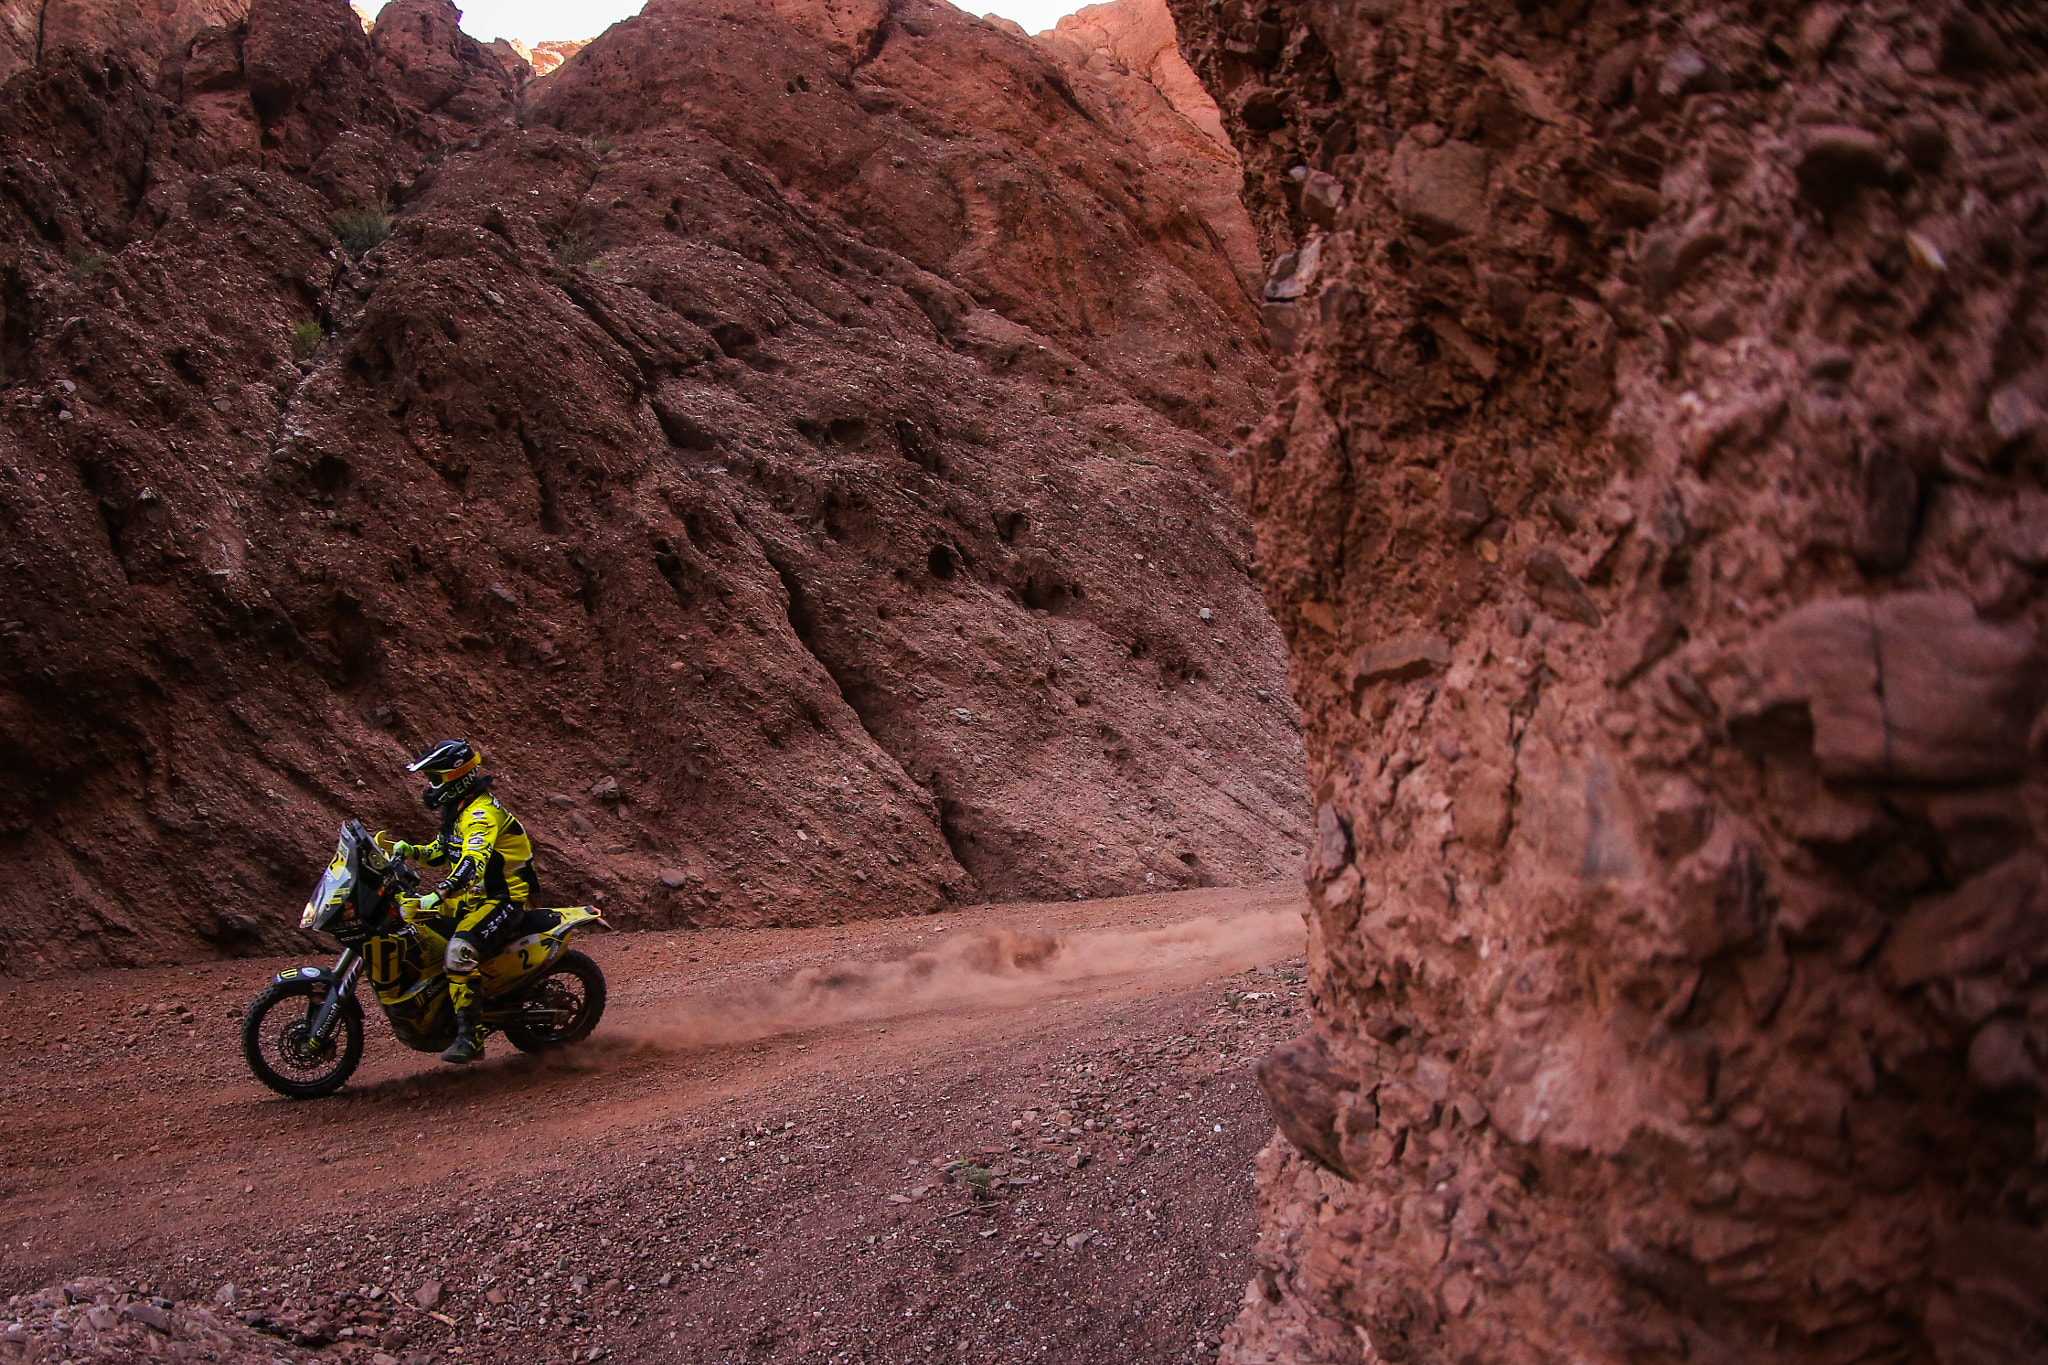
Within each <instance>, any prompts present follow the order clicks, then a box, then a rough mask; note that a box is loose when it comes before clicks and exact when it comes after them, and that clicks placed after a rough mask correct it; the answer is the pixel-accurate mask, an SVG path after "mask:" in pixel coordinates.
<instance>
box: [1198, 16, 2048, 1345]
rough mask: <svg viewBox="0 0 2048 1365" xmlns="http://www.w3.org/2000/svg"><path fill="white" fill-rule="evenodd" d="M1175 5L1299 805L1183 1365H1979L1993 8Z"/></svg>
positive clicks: (2016, 741)
mask: <svg viewBox="0 0 2048 1365" xmlns="http://www.w3.org/2000/svg"><path fill="white" fill-rule="evenodd" d="M1175 12H1176V17H1177V18H1178V19H1179V20H1180V23H1181V25H1182V30H1181V31H1182V37H1183V40H1184V44H1185V45H1186V46H1187V48H1188V49H1189V50H1190V52H1191V55H1192V56H1193V58H1194V65H1195V67H1196V69H1197V70H1198V71H1199V72H1200V73H1201V74H1202V75H1203V77H1204V79H1205V81H1206V82H1207V84H1208V85H1209V88H1210V89H1211V91H1212V92H1213V93H1214V94H1215V96H1216V98H1217V101H1218V103H1219V105H1220V106H1221V107H1222V108H1223V110H1224V111H1225V114H1226V117H1227V118H1228V120H1229V122H1230V126H1231V129H1232V132H1233V135H1234V137H1235V138H1236V140H1237V143H1238V146H1239V148H1240V150H1241V151H1242V153H1243V154H1244V159H1245V164H1246V173H1247V182H1248V185H1249V187H1250V188H1251V189H1252V191H1253V192H1254V203H1253V212H1254V217H1255V219H1256V221H1257V222H1258V224H1259V227H1260V230H1261V232H1262V235H1263V238H1264V242H1265V244H1266V247H1267V250H1268V253H1269V256H1270V258H1271V259H1273V260H1274V262H1275V266H1274V269H1273V271H1272V273H1271V276H1270V278H1269V281H1268V284H1267V287H1266V290H1265V294H1266V299H1267V313H1268V321H1269V325H1270V327H1271V329H1272V333H1273V336H1274V339H1275V341H1276V343H1277V344H1278V345H1280V346H1281V347H1282V348H1283V349H1286V350H1288V351H1289V352H1290V353H1291V354H1290V358H1289V359H1288V362H1287V372H1286V375H1285V377H1284V379H1283V384H1282V396H1281V398H1280V401H1279V403H1278V405H1277V407H1276V410H1275V411H1274V413H1273V414H1272V416H1270V417H1269V418H1268V419H1267V420H1266V421H1265V422H1264V423H1263V424H1262V425H1261V426H1260V427H1259V428H1258V430H1257V432H1256V433H1255V434H1254V436H1253V437H1252V438H1251V439H1250V441H1248V442H1247V443H1246V453H1245V464H1246V469H1247V474H1248V480H1249V489H1250V495H1251V499H1252V509H1253V513H1254V516H1255V518H1256V520H1257V522H1258V524H1259V532H1260V544H1261V551H1260V554H1261V560H1262V563H1263V564H1264V566H1265V573H1266V576H1267V585H1268V600H1269V601H1270V603H1271V605H1272V606H1273V608H1274V611H1275V613H1276V615H1277V616H1278V617H1279V619H1280V621H1281V624H1282V626H1283V629H1284V630H1285V632H1286V634H1287V637H1288V643H1289V648H1290V651H1291V655H1292V658H1293V664H1294V677H1295V685H1296V688H1297V696H1298V698H1299V700H1300V702H1301V704H1302V706H1303V710H1304V716H1305V727H1306V734H1307V743H1308V749H1309V755H1310V765H1311V775H1312V780H1313V783H1314V788H1315V794H1316V797H1317V800H1318V803H1319V810H1318V816H1317V827H1318V836H1317V846H1316V850H1315V852H1314V853H1313V854H1312V855H1311V880H1310V886H1311V891H1312V896H1313V903H1314V912H1313V926H1312V940H1313V942H1312V946H1313V955H1314V963H1315V971H1314V979H1315V991H1316V1001H1317V1010H1318V1013H1319V1015H1320V1020H1321V1022H1320V1024H1319V1027H1318V1030H1317V1032H1316V1033H1315V1034H1313V1035H1311V1036H1310V1037H1308V1038H1306V1039H1304V1040H1303V1041H1302V1042H1300V1043H1299V1044H1297V1045H1294V1046H1293V1047H1291V1048H1289V1049H1287V1050H1284V1051H1283V1052H1281V1053H1279V1054H1276V1055H1275V1056H1274V1057H1273V1058H1271V1059H1269V1061H1268V1063H1267V1064H1266V1067H1265V1080H1266V1083H1267V1088H1268V1091H1269V1094H1270V1095H1271V1097H1272V1099H1273V1101H1274V1105H1275V1108H1276V1110H1277V1111H1278V1112H1279V1115H1280V1118H1281V1126H1282V1130H1283V1132H1284V1133H1285V1135H1286V1138H1287V1139H1288V1140H1287V1141H1281V1142H1276V1144H1275V1145H1274V1147H1273V1148H1272V1149H1270V1150H1269V1151H1268V1153H1267V1154H1266V1156H1265V1157H1264V1158H1263V1160H1262V1168H1261V1183H1260V1189H1261V1199H1262V1201H1263V1203H1264V1206H1265V1232H1264V1235H1263V1238H1262V1242H1261V1247H1260V1252H1259V1255H1260V1263H1261V1269H1260V1272H1259V1275H1258V1278H1257V1279H1255V1280H1254V1281H1253V1283H1252V1285H1251V1286H1250V1289H1249V1292H1248V1295H1247V1308H1246V1310H1245V1314H1244V1317H1243V1319H1242V1320H1241V1322H1240V1324H1239V1326H1238V1328H1237V1329H1236V1330H1235V1332H1234V1333H1233V1335H1232V1338H1231V1341H1230V1343H1229V1345H1228V1346H1227V1348H1226V1350H1225V1353H1224V1354H1225V1358H1226V1359H1228V1360H1234V1361H1300V1362H1308V1361H1314V1362H1320V1363H1328V1362H1344V1361H1360V1360H1365V1359H1368V1358H1371V1357H1373V1356H1375V1355H1377V1356H1378V1357H1380V1358H1384V1359H1386V1360H1390V1361H1417V1362H1423V1361H1452V1360H1488V1361H1523V1360H1526V1361H1553V1360H1554V1361H1616V1362H1619V1361H1677V1360H1690V1361H1701V1360H1712V1361H1723V1360H1725V1361H1734V1360H1779V1361H1801V1362H1807V1361H1813V1362H1819V1361H1851V1360H1856V1361H1861V1360H1941V1361H1945V1362H1965V1361H1969V1362H1978V1361H1984V1362H1989V1361H1993V1360H2013V1359H2022V1358H2026V1359H2032V1358H2035V1357H2038V1356H2039V1354H2040V1353H2041V1351H2042V1349H2043V1343H2044V1341H2048V1240H2044V1238H2048V1234H2044V1232H2043V1231H2042V1220H2043V1217H2044V1214H2048V1173H2044V1171H2048V1168H2044V1161H2048V1148H2044V1146H2043V1143H2044V1134H2048V1122H2044V1117H2048V1116H2044V1111H2043V1108H2042V1088H2043V1080H2042V1068H2043V1064H2044V1062H2048V989H2044V979H2043V974H2042V968H2043V967H2044V966H2048V899H2044V898H2048V856H2044V848H2043V841H2042V831H2043V827H2044V825H2043V821H2044V819H2048V804H2044V796H2048V788H2044V784H2043V764H2044V761H2048V721H2044V720H2043V719H2042V715H2041V709H2040V708H2041V705H2042V702H2043V700H2044V696H2043V683H2044V673H2043V671H2042V667H2041V657H2040V649H2041V635H2040V631H2041V625H2042V617H2043V612H2044V606H2043V600H2042V592H2041V587H2042V583H2041V575H2042V572H2043V570H2044V569H2048V539H2044V537H2048V494H2044V492H2043V480H2042V472H2043V465H2044V460H2048V418H2044V416H2043V413H2044V411H2048V313H2044V312H2043V302H2042V300H2043V297H2044V294H2043V285H2044V282H2048V275H2044V265H2043V263H2044V261H2048V236H2044V232H2048V184H2044V165H2048V161H2044V155H2043V148H2044V144H2048V89H2044V87H2043V85H2042V83H2041V78H2040V75H2039V73H2040V71H2041V69H2042V57H2043V43H2044V33H2043V30H2042V28H2041V25H2040V18H2039V13H2038V11H2037V10H2034V9H2030V8H2027V7H2021V6H1998V5H1990V4H1986V5H1936V6H1906V5H1901V4H1872V5H1859V6H1845V5H1834V4H1805V5H1795V4H1777V3H1766V4H1755V5H1744V6H1736V5H1723V4H1715V3H1686V4H1674V5H1664V6H1658V7H1654V8H1652V7H1637V6H1632V5H1624V4H1619V3H1594V4H1592V5H1587V4H1583V3H1567V4H1551V5H1529V4H1521V5H1515V4H1508V3H1505V2H1504V0H1494V2H1492V3H1482V4H1462V5H1452V4H1446V3H1436V0H1422V2H1421V3H1416V4H1411V5H1387V4H1353V5H1340V4H1331V3H1326V2H1325V0H1312V2H1311V3H1290V2H1289V0H1274V2H1273V3H1265V4H1261V3H1257V2H1256V0H1223V3H1221V4H1220V5H1213V6H1212V5H1207V4H1194V3H1189V2H1187V0H1183V3H1181V4H1178V5H1176V6H1175Z"/></svg>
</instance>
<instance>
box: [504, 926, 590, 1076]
mask: <svg viewBox="0 0 2048 1365" xmlns="http://www.w3.org/2000/svg"><path fill="white" fill-rule="evenodd" d="M604 998H605V992H604V973H603V972H602V971H600V970H599V969H598V966H597V964H596V963H595V962H593V961H591V960H590V959H589V958H587V957H585V956H584V955H583V954H582V953H579V952H576V951H575V950H574V949H571V950H570V951H569V952H566V953H563V954H562V955H561V956H560V957H558V958H556V959H555V960H554V962H553V963H552V964H551V965H550V966H549V967H548V969H547V971H546V972H545V973H543V974H542V976H541V978H540V979H539V980H538V981H536V982H534V983H533V985H531V986H530V987H528V988H527V991H526V994H525V996H524V997H523V998H522V999H521V1000H520V1002H519V1009H520V1014H521V1016H522V1017H524V1016H525V1015H527V1014H529V1013H537V1012H541V1011H545V1012H546V1013H547V1014H548V1015H549V1016H556V1017H549V1018H545V1019H538V1020H530V1021H529V1022H526V1023H509V1024H506V1025H505V1026H504V1032H505V1039H506V1041H507V1042H509V1043H511V1044H512V1046H514V1047H516V1048H518V1049H519V1050H520V1051H521V1052H549V1051H552V1050H553V1049H555V1048H558V1047H567V1046H569V1044H571V1043H580V1042H582V1041H583V1040H584V1039H585V1038H588V1037H589V1036H590V1031H591V1030H592V1029H594V1028H596V1027H597V1021H598V1020H599V1019H602V1018H603V1017H604ZM564 1015H566V1016H567V1017H566V1018H561V1017H559V1016H564Z"/></svg>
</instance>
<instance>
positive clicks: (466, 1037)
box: [441, 1005, 484, 1062]
mask: <svg viewBox="0 0 2048 1365" xmlns="http://www.w3.org/2000/svg"><path fill="white" fill-rule="evenodd" d="M476 1016H477V1007H476V1006H475V1005H471V1006H470V1007H469V1008H467V1009H460V1010H457V1011H455V1041H454V1042H452V1043H450V1044H448V1048H447V1050H446V1051H445V1052H443V1053H442V1054H441V1060H442V1061H444V1062H473V1061H475V1060H476V1059H477V1058H479V1057H481V1056H483V1055H484V1045H483V1044H482V1043H481V1042H479V1041H478V1040H477V1036H476Z"/></svg>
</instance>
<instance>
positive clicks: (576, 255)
mask: <svg viewBox="0 0 2048 1365" xmlns="http://www.w3.org/2000/svg"><path fill="white" fill-rule="evenodd" d="M550 245H551V246H552V247H553V248H554V252H555V264H556V265H559V266H561V267H562V268H563V269H564V270H573V269H575V268H576V267H577V266H579V265H584V264H587V263H588V262H589V261H591V260H592V259H593V258H595V257H596V255H597V248H596V247H594V246H591V245H590V244H589V243H588V242H586V241H584V240H583V239H582V238H581V237H579V236H577V235H576V234H575V233H573V232H565V233H563V234H562V235H561V236H559V237H557V238H555V240H554V241H553V242H552V243H550Z"/></svg>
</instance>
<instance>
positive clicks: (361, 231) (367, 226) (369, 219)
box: [334, 209, 391, 257]
mask: <svg viewBox="0 0 2048 1365" xmlns="http://www.w3.org/2000/svg"><path fill="white" fill-rule="evenodd" d="M334 235H335V236H336V237H339V238H340V239H341V245H342V246H343V248H344V249H346V250H347V252H348V254H349V255H351V256H355V257H361V256H362V254H363V253H364V252H366V251H368V250H369V249H370V248H371V247H374V246H377V245H379V244H380V243H382V242H383V241H384V239H385V238H387V237H389V236H390V235H391V214H390V213H389V212H388V211H386V210H384V209H350V210H349V211H348V212H347V213H344V214H342V215H341V217H339V218H337V219H335V220H334Z"/></svg>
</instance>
